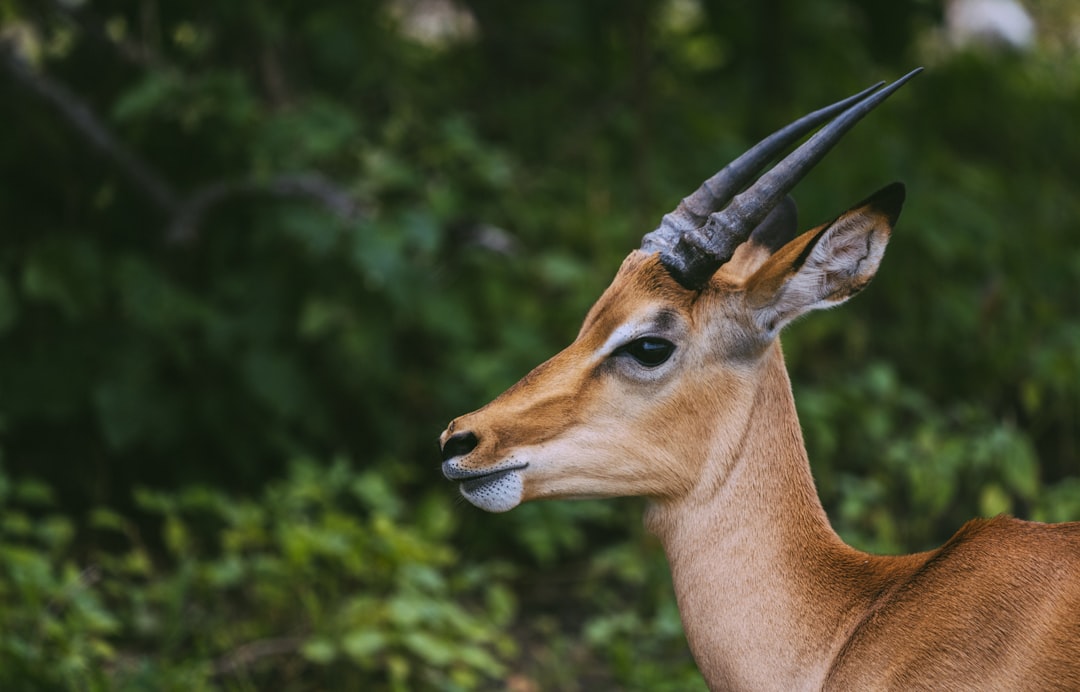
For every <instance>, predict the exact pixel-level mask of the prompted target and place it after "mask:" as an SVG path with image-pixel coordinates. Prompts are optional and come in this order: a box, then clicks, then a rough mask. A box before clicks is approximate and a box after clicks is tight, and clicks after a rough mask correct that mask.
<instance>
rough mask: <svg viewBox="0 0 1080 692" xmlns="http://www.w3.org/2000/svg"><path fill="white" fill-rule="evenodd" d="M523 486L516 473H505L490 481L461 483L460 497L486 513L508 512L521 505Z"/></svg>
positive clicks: (519, 475) (478, 480) (481, 480)
mask: <svg viewBox="0 0 1080 692" xmlns="http://www.w3.org/2000/svg"><path fill="white" fill-rule="evenodd" d="M524 491H525V484H524V482H522V480H521V473H519V472H518V471H516V470H514V471H507V472H506V473H504V474H501V475H498V476H496V477H494V478H491V479H483V478H482V479H477V480H475V481H464V482H463V483H461V495H462V497H464V498H465V499H466V500H468V501H469V502H471V503H472V504H474V505H476V506H477V507H479V508H480V509H482V510H484V511H487V512H508V511H510V510H511V509H513V508H514V507H517V506H518V505H520V504H521V496H522V493H523V492H524Z"/></svg>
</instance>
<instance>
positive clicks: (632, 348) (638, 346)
mask: <svg viewBox="0 0 1080 692" xmlns="http://www.w3.org/2000/svg"><path fill="white" fill-rule="evenodd" d="M674 352H675V344H673V343H671V342H670V341H667V340H666V339H658V338H656V337H654V336H646V337H642V338H640V339H634V340H633V341H631V342H630V343H628V344H626V345H625V346H622V347H620V348H619V350H617V351H615V355H622V354H626V355H628V356H630V357H631V358H633V359H634V360H636V361H637V362H639V363H641V364H642V365H644V366H645V367H647V368H655V367H656V366H657V365H661V364H663V363H664V362H666V361H667V359H668V358H670V357H671V354H672V353H674Z"/></svg>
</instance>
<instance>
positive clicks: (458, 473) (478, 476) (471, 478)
mask: <svg viewBox="0 0 1080 692" xmlns="http://www.w3.org/2000/svg"><path fill="white" fill-rule="evenodd" d="M526 466H528V464H518V465H516V466H508V467H506V468H502V469H495V470H494V471H464V470H462V469H459V468H454V467H452V466H450V465H449V464H443V475H444V476H446V478H447V480H451V481H460V482H461V489H462V490H466V491H471V490H475V489H476V488H479V487H480V486H483V485H486V484H488V483H494V482H495V481H497V480H499V479H500V478H502V477H504V476H507V475H509V474H511V473H513V472H514V471H520V470H521V469H523V468H525V467H526Z"/></svg>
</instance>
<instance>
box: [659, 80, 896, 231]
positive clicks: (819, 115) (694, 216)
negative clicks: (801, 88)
mask: <svg viewBox="0 0 1080 692" xmlns="http://www.w3.org/2000/svg"><path fill="white" fill-rule="evenodd" d="M883 84H885V82H878V83H877V84H874V85H873V86H871V87H868V88H866V89H863V90H862V91H860V92H859V93H857V94H855V95H853V96H849V97H848V98H846V99H844V100H843V101H837V102H836V103H834V104H832V105H830V106H826V107H824V108H821V109H819V110H816V111H814V112H813V113H808V114H807V115H804V116H803V117H801V118H799V119H798V120H796V121H795V122H793V123H791V124H790V125H787V126H785V127H783V128H781V129H779V130H777V131H776V132H774V133H772V134H771V135H769V136H768V137H766V138H765V139H763V140H761V141H760V142H758V143H757V144H755V145H754V146H753V147H751V148H750V149H748V150H747V151H746V152H744V153H743V154H742V155H740V156H739V158H737V159H735V160H734V161H732V162H731V163H729V164H728V165H726V166H724V168H722V169H721V170H720V171H719V172H717V173H716V174H715V175H713V176H712V177H711V178H709V179H708V180H706V181H705V182H703V183H702V184H701V187H699V188H698V189H697V190H695V191H694V193H693V194H691V195H689V196H687V197H685V198H683V200H682V201H681V202H679V206H677V207H676V208H675V210H674V211H671V212H669V213H667V214H665V215H664V218H663V220H661V222H660V227H659V228H657V229H656V230H655V231H653V232H651V233H649V234H647V235H646V236H645V237H644V238H643V239H642V245H641V249H642V250H646V251H650V250H651V251H656V250H661V249H666V248H668V247H671V246H672V245H674V244H675V243H676V242H678V240H679V236H681V235H682V234H683V233H686V232H688V231H693V230H694V229H697V228H700V227H701V224H702V223H704V222H705V219H706V218H707V217H708V216H709V214H711V213H713V212H714V211H716V210H718V209H721V208H723V207H724V205H726V204H727V203H728V202H730V201H731V198H732V197H734V196H735V194H736V193H738V192H739V191H740V190H742V189H743V188H745V187H746V186H747V185H749V184H750V183H751V182H753V180H754V177H755V176H756V175H757V174H758V172H759V171H760V170H761V169H762V168H764V167H765V164H767V163H769V162H770V161H772V160H773V159H775V158H776V157H777V156H778V155H779V154H780V153H781V152H782V151H784V150H785V149H787V148H788V147H790V146H791V145H792V144H794V143H795V142H797V141H799V139H801V138H803V137H805V136H806V135H807V134H809V133H810V132H812V131H813V130H814V129H815V128H817V127H818V126H820V125H822V124H823V123H825V122H828V121H829V120H830V119H832V118H833V117H835V116H836V115H838V114H839V113H842V112H844V111H845V110H847V108H848V107H849V106H851V105H852V104H855V103H858V102H859V101H861V100H862V99H864V98H866V97H867V96H868V95H870V94H872V93H873V92H875V91H877V90H878V89H880V88H881V87H882V85H883Z"/></svg>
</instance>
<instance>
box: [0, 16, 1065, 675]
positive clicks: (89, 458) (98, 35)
mask: <svg viewBox="0 0 1080 692" xmlns="http://www.w3.org/2000/svg"><path fill="white" fill-rule="evenodd" d="M1078 49H1080V5H1077V3H1075V2H1071V1H1070V0H1021V1H1020V2H1016V1H1015V0H956V1H955V2H951V3H945V4H941V3H939V2H933V1H930V0H893V1H892V2H888V3H866V2H860V1H859V0H816V1H815V2H800V1H798V0H763V1H759V2H747V1H745V0H631V1H630V2H626V1H623V0H620V1H619V2H616V1H614V0H595V1H593V2H588V3H581V2H572V1H570V0H567V1H564V2H555V1H547V2H528V3H510V2H502V1H500V0H323V1H322V2H317V3H312V2H299V1H295V0H281V1H278V2H259V1H258V0H222V1H221V2H216V3H190V2H181V1H180V0H127V1H123V2H122V1H120V0H93V1H91V0H0V59H2V65H0V165H2V166H3V177H2V181H3V183H2V185H0V219H2V220H0V687H3V689H5V690H22V689H33V690H40V689H89V690H114V689H115V690H128V689H131V690H139V689H155V690H165V689H184V690H191V689H207V688H224V689H235V690H255V689H279V690H308V689H368V690H382V689H387V690H422V689H437V690H472V689H483V690H495V689H509V690H516V691H519V692H526V691H532V690H586V689H588V690H597V689H603V690H608V689H612V690H619V689H621V690H693V689H704V686H703V684H702V683H701V682H700V679H699V678H698V675H697V673H696V671H695V669H694V667H693V662H692V661H691V659H690V657H689V654H688V652H687V650H686V646H685V644H684V641H683V637H682V632H681V628H680V624H679V619H678V612H677V610H676V608H675V604H674V599H673V596H672V593H671V587H670V583H669V578H668V573H667V567H666V565H665V563H664V559H663V555H662V552H661V550H660V548H659V546H658V544H657V543H656V541H655V540H654V539H653V538H651V537H649V536H648V535H647V534H646V533H645V532H644V530H643V529H642V527H641V520H640V514H641V509H642V507H643V503H642V502H641V501H640V500H632V499H631V500H617V501H606V502H599V501H597V502H594V501H589V502H551V503H537V504H532V505H526V506H524V507H521V508H518V509H515V510H514V511H512V512H510V513H509V514H505V515H498V516H493V515H485V514H482V513H481V512H479V511H478V510H475V509H473V508H472V507H470V506H468V505H467V504H464V503H463V502H462V501H461V500H459V499H458V497H457V493H456V488H455V487H454V486H453V484H451V483H448V482H446V481H445V480H443V479H442V477H441V474H440V471H439V455H438V450H437V446H436V437H437V435H438V433H439V432H440V431H441V430H442V428H443V427H444V425H445V424H446V423H447V421H449V420H450V419H451V418H452V417H454V416H456V415H459V414H461V413H464V412H467V411H470V410H472V409H474V408H476V407H478V406H480V405H481V404H483V403H486V401H488V400H489V399H490V398H491V397H493V396H494V395H496V394H498V393H499V392H500V391H502V390H503V389H504V388H505V387H507V386H508V385H510V384H512V383H513V382H514V381H516V380H517V379H518V378H519V377H521V376H522V375H524V374H525V373H526V372H527V371H528V370H529V369H531V367H532V366H534V365H535V364H537V363H539V362H540V361H541V360H543V359H545V358H547V357H548V356H550V355H551V354H553V353H554V352H556V351H557V350H559V349H560V348H561V347H563V346H564V345H565V344H566V343H568V342H569V341H570V340H571V339H572V338H573V335H574V334H575V333H576V331H577V328H578V326H579V324H580V320H581V318H582V317H583V316H584V314H585V311H586V310H587V309H588V307H589V305H590V304H591V303H592V302H593V301H594V300H595V298H596V297H597V296H598V295H599V294H600V292H601V291H602V290H603V288H604V287H605V286H606V285H607V283H608V282H609V281H610V279H611V277H612V276H613V275H614V273H615V270H616V269H617V267H618V265H619V263H620V261H621V259H622V258H623V256H625V254H626V253H627V252H629V251H630V250H631V249H633V248H635V247H637V245H638V243H639V241H640V238H641V236H642V235H643V234H644V233H646V232H648V231H649V230H651V229H653V228H654V227H655V226H656V224H657V222H658V221H659V219H660V216H661V215H662V214H663V213H665V212H666V211H668V210H670V209H671V208H673V207H674V206H675V204H676V203H677V202H678V200H679V199H680V198H681V197H682V196H684V195H685V194H687V193H689V192H690V191H692V190H693V189H695V188H696V186H697V185H698V184H699V183H700V182H701V181H702V180H703V179H704V178H706V177H708V176H709V175H711V174H712V173H713V172H714V171H715V170H717V169H718V168H719V167H720V166H722V165H723V164H724V163H725V162H727V161H728V160H729V159H731V158H732V157H733V156H735V155H737V154H738V153H740V152H741V151H742V150H743V149H745V148H746V147H747V146H748V145H750V144H752V143H753V142H754V141H756V139H757V138H759V137H760V136H762V135H764V134H767V133H768V132H770V131H772V130H773V129H775V128H776V127H779V126H780V125H782V124H785V123H787V122H788V121H789V120H791V119H793V118H795V117H797V116H799V115H801V114H803V113H804V112H807V111H809V110H811V109H814V108H817V107H820V106H822V105H825V104H827V103H831V102H832V101H834V100H837V99H839V98H841V97H844V96H846V95H848V94H850V93H853V92H855V91H857V90H859V89H861V88H863V87H865V86H867V85H868V84H871V83H874V82H876V81H878V80H881V79H884V80H890V81H891V80H892V79H895V78H896V77H898V76H900V75H901V74H903V73H905V72H907V71H908V70H910V69H911V68H913V67H915V66H917V65H925V66H926V68H927V69H926V72H925V73H924V74H923V75H922V76H920V77H919V78H918V79H917V80H915V81H914V82H912V83H911V84H910V85H909V86H907V87H906V88H905V89H904V90H903V91H901V92H900V93H898V94H897V95H896V96H894V97H893V98H892V99H890V101H889V102H887V103H886V104H885V105H884V106H883V107H881V108H880V109H878V110H877V111H875V112H874V113H873V114H872V115H871V116H870V117H868V118H867V119H866V120H865V121H864V122H863V123H862V124H860V125H859V126H858V127H857V128H856V129H855V130H854V131H853V132H852V133H851V134H849V135H848V136H847V138H846V139H845V140H844V141H843V142H842V143H841V144H840V145H839V146H838V147H837V149H836V150H835V151H834V152H833V153H832V154H831V155H830V157H829V158H828V159H827V160H826V162H825V163H823V164H822V165H820V166H819V167H818V168H817V170H816V171H815V172H814V173H812V174H811V175H810V176H809V178H808V179H807V180H806V181H805V182H804V183H803V184H802V185H800V187H799V188H798V189H797V191H796V198H797V200H798V202H799V205H800V211H801V215H802V225H803V226H804V227H810V226H812V225H816V224H818V223H822V222H825V221H827V220H829V219H830V218H831V217H833V216H834V215H835V214H837V213H838V212H840V211H842V210H843V209H845V208H847V207H848V206H850V205H852V204H854V203H855V202H857V201H858V200H860V199H862V198H863V197H865V196H866V195H868V194H869V193H871V192H873V191H874V190H876V189H878V188H879V187H881V186H883V185H884V184H886V183H889V182H891V181H892V180H903V181H905V182H906V183H907V185H908V203H907V206H906V208H905V211H904V215H903V217H902V218H901V221H900V224H899V227H898V229H897V232H896V233H895V235H894V237H893V242H892V244H891V246H890V248H889V252H888V255H887V258H886V260H885V262H884V264H883V266H882V269H881V272H880V273H879V275H878V277H877V279H876V280H875V281H874V283H873V285H872V286H871V288H870V289H869V290H867V291H866V292H865V293H863V294H862V295H860V296H859V297H858V298H857V299H856V300H854V301H853V302H852V303H850V304H848V305H846V306H845V307H843V308H842V309H840V310H836V311H832V312H829V313H826V314H817V315H815V316H813V317H811V318H809V319H807V320H805V321H802V322H799V323H798V324H796V325H794V326H793V327H792V328H791V329H789V330H788V332H787V333H786V336H785V349H786V352H787V354H788V358H789V364H790V367H791V370H792V377H793V380H794V383H795V389H796V397H797V401H798V405H799V408H800V413H801V416H802V421H803V426H804V430H805V432H806V436H807V444H808V447H809V449H810V456H811V460H812V464H813V467H814V472H815V475H816V477H817V480H818V484H819V489H820V492H821V495H822V498H823V500H824V502H825V504H826V508H827V510H828V511H829V514H830V517H831V518H832V520H833V522H834V524H835V526H836V528H837V530H838V531H839V532H840V533H841V534H842V535H843V536H844V538H845V539H846V540H848V541H850V542H852V543H853V544H854V545H856V546H858V547H861V548H863V549H867V550H873V551H881V552H886V551H907V550H919V549H924V548H927V547H930V546H933V545H935V544H937V543H939V542H941V541H942V540H944V539H945V538H947V537H948V536H949V535H951V534H952V533H953V532H954V531H955V530H956V529H957V528H958V527H959V526H960V525H961V524H962V523H963V522H964V521H965V520H966V519H968V518H970V517H971V516H973V515H977V514H978V515H994V514H997V513H1000V512H1009V513H1013V514H1016V515H1018V516H1021V517H1027V518H1034V519H1040V520H1052V521H1058V520H1066V519H1080V194H1078V192H1080V190H1078V182H1077V181H1078V180H1080V127H1078V123H1080V57H1078Z"/></svg>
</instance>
